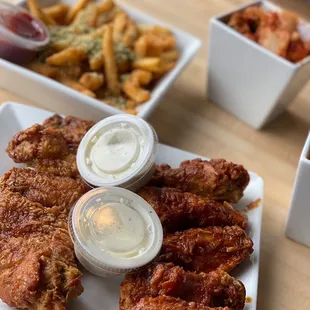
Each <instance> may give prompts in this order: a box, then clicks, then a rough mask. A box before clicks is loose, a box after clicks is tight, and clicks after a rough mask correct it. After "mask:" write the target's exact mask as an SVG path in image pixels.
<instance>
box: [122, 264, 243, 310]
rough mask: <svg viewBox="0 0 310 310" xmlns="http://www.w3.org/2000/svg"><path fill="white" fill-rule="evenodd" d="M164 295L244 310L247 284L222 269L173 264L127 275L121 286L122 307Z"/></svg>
mask: <svg viewBox="0 0 310 310" xmlns="http://www.w3.org/2000/svg"><path fill="white" fill-rule="evenodd" d="M163 295H165V296H171V297H176V298H181V299H183V300H184V301H186V302H195V303H198V304H202V305H204V306H206V307H211V308H212V307H228V308H231V309H233V310H242V309H243V308H244V303H245V288H244V285H243V284H242V282H240V281H238V280H236V279H235V278H233V277H231V276H230V275H229V274H228V273H226V272H224V271H222V270H218V271H213V272H210V273H203V272H202V273H199V274H197V273H193V272H187V271H184V269H183V268H182V267H179V266H174V265H173V264H171V263H170V264H153V265H151V266H150V267H148V268H147V269H144V270H141V271H137V272H135V273H132V274H127V275H126V277H125V280H124V281H123V283H122V285H121V296H120V310H128V309H131V308H132V307H133V306H134V305H135V304H137V303H138V302H139V301H140V300H141V298H147V297H157V296H163ZM172 309H173V308H172Z"/></svg>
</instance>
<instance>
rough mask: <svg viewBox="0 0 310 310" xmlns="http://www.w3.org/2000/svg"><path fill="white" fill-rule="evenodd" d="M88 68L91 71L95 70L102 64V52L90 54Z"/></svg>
mask: <svg viewBox="0 0 310 310" xmlns="http://www.w3.org/2000/svg"><path fill="white" fill-rule="evenodd" d="M88 63H89V68H90V70H92V71H97V70H99V69H100V68H101V67H102V66H103V58H102V53H98V54H95V55H92V56H90V57H89V58H88Z"/></svg>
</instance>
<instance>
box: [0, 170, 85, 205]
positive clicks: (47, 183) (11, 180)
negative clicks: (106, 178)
mask: <svg viewBox="0 0 310 310" xmlns="http://www.w3.org/2000/svg"><path fill="white" fill-rule="evenodd" d="M4 189H7V190H9V191H11V192H18V193H21V194H22V195H23V196H24V197H26V198H28V199H29V200H31V201H33V202H39V203H40V204H42V205H43V206H45V207H49V208H50V207H53V206H62V207H64V208H66V209H67V210H68V211H69V210H70V209H71V208H72V207H73V204H74V203H75V202H76V201H77V200H78V199H79V198H80V197H81V196H82V195H83V194H85V193H86V192H87V191H88V190H89V187H88V186H87V185H86V183H85V182H84V181H82V180H81V179H80V178H76V179H72V178H68V177H59V176H52V175H51V174H46V173H42V172H37V171H34V170H31V169H27V168H12V169H11V170H10V171H8V172H7V173H5V174H4V175H3V177H2V178H1V179H0V190H4Z"/></svg>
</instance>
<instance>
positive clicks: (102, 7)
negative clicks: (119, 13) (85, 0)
mask: <svg viewBox="0 0 310 310" xmlns="http://www.w3.org/2000/svg"><path fill="white" fill-rule="evenodd" d="M114 6H115V3H114V1H112V0H105V1H103V2H101V3H99V4H98V13H99V14H103V13H106V12H108V11H111V10H112V9H113V8H114Z"/></svg>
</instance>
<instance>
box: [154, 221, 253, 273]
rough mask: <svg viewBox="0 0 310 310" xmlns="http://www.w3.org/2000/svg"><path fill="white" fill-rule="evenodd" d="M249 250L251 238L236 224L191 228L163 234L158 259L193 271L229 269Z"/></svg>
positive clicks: (245, 255)
mask: <svg viewBox="0 0 310 310" xmlns="http://www.w3.org/2000/svg"><path fill="white" fill-rule="evenodd" d="M252 252H253V242H252V240H251V239H250V238H249V237H248V236H247V234H246V233H245V231H244V230H243V229H241V228H240V227H239V226H231V227H230V226H226V227H224V228H222V227H208V228H192V229H189V230H186V231H184V232H176V233H174V234H168V235H166V236H165V237H164V241H163V247H162V250H161V253H160V256H159V258H158V261H161V262H172V263H174V264H175V265H179V266H182V267H184V269H186V270H190V271H196V272H202V271H203V272H210V271H213V270H217V269H221V270H224V271H226V272H230V271H231V270H232V269H234V268H235V267H236V266H237V265H238V264H240V263H241V262H242V261H244V260H245V259H247V258H248V257H249V256H250V254H251V253H252Z"/></svg>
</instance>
